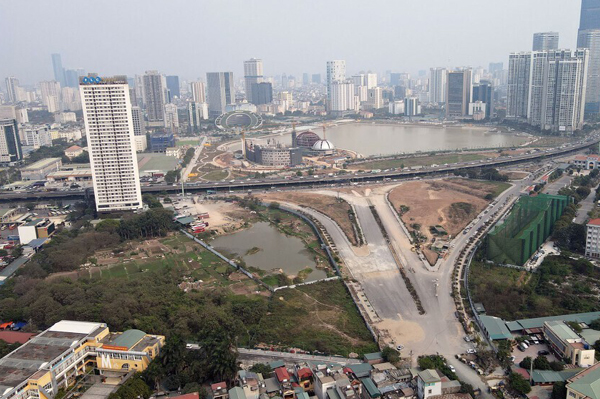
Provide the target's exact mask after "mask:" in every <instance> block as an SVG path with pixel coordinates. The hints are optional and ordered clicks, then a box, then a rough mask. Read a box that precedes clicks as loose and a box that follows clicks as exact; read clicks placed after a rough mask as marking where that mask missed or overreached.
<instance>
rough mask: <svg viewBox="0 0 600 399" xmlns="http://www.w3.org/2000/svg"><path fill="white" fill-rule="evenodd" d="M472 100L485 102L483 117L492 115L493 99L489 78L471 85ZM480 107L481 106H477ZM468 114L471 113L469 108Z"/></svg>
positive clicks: (492, 89)
mask: <svg viewBox="0 0 600 399" xmlns="http://www.w3.org/2000/svg"><path fill="white" fill-rule="evenodd" d="M471 101H472V102H474V103H475V102H478V101H479V102H482V103H483V104H485V118H488V119H489V118H491V117H492V116H493V101H494V88H493V86H492V82H490V81H489V80H481V81H479V83H477V84H474V85H473V97H472V99H471ZM478 108H479V109H481V107H478ZM469 115H473V112H472V111H471V110H469Z"/></svg>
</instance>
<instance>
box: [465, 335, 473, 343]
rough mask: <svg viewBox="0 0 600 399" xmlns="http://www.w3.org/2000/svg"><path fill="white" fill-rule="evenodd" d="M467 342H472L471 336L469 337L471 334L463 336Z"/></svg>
mask: <svg viewBox="0 0 600 399" xmlns="http://www.w3.org/2000/svg"><path fill="white" fill-rule="evenodd" d="M463 339H464V340H465V341H466V342H471V338H469V336H468V335H467V336H466V337H464V338H463Z"/></svg>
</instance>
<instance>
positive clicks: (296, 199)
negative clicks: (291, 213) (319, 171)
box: [258, 192, 358, 246]
mask: <svg viewBox="0 0 600 399" xmlns="http://www.w3.org/2000/svg"><path fill="white" fill-rule="evenodd" d="M258 197H259V198H261V199H262V200H263V201H281V202H290V203H293V204H297V205H301V206H306V207H309V208H312V209H315V210H317V211H319V212H321V213H323V214H325V215H327V216H329V217H330V218H331V219H333V220H334V221H335V222H336V223H337V224H338V225H339V226H340V227H341V228H342V231H343V232H344V234H345V235H346V237H347V238H348V241H350V243H351V244H352V245H354V246H357V245H358V242H357V241H356V238H355V236H354V232H353V229H352V222H351V221H350V217H349V216H348V211H350V209H351V206H350V204H348V203H347V202H346V201H338V199H337V198H335V197H332V196H328V195H322V194H313V193H295V192H285V193H284V192H279V193H268V194H264V195H259V196H258Z"/></svg>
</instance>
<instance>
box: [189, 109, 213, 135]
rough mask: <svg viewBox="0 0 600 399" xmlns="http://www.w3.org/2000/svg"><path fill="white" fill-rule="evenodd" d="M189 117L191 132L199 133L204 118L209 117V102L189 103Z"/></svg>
mask: <svg viewBox="0 0 600 399" xmlns="http://www.w3.org/2000/svg"><path fill="white" fill-rule="evenodd" d="M188 118H189V131H190V133H198V132H199V131H200V126H201V124H202V121H203V120H206V119H208V104H206V103H196V102H190V103H188Z"/></svg>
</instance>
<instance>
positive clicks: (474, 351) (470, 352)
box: [467, 349, 477, 355]
mask: <svg viewBox="0 0 600 399" xmlns="http://www.w3.org/2000/svg"><path fill="white" fill-rule="evenodd" d="M467 353H468V354H469V355H472V354H475V353H477V351H476V350H475V349H467Z"/></svg>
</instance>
